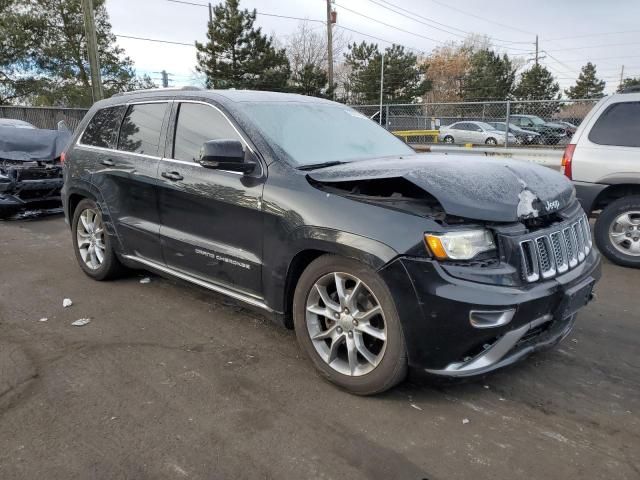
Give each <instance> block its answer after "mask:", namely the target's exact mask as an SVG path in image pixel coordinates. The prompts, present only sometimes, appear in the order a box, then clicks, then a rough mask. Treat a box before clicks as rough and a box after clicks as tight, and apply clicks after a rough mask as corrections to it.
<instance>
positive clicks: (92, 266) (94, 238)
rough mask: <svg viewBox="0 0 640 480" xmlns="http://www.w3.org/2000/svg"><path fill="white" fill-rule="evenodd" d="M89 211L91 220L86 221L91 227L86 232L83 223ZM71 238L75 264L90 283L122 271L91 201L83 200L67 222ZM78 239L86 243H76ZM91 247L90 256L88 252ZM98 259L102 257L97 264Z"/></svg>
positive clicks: (114, 276) (98, 214) (109, 238)
mask: <svg viewBox="0 0 640 480" xmlns="http://www.w3.org/2000/svg"><path fill="white" fill-rule="evenodd" d="M89 212H93V215H94V216H93V221H92V222H88V223H89V225H91V228H89V229H88V228H87V227H86V226H85V222H87V219H89V220H90V219H91V217H90V216H87V215H89ZM83 220H84V222H83ZM91 231H93V234H92V233H91ZM71 238H72V241H73V251H74V253H75V254H76V259H77V260H78V264H79V265H80V268H81V269H82V271H83V272H84V273H85V274H87V275H88V276H89V277H91V278H93V279H94V280H109V279H113V278H116V277H118V276H120V275H121V274H122V273H123V272H124V270H125V269H124V267H123V266H122V264H121V263H120V261H119V260H118V258H117V257H116V254H115V252H114V251H113V244H112V241H111V237H110V236H109V235H107V234H106V232H105V230H104V223H103V222H102V213H101V211H100V208H99V207H98V205H97V204H96V202H94V201H93V200H90V199H88V198H85V199H84V200H81V201H80V203H78V206H77V207H76V209H75V211H74V213H73V220H72V222H71ZM82 240H84V241H85V242H88V243H85V242H83V243H82V244H79V242H81V241H82ZM92 247H93V252H94V253H93V254H91V253H90V252H91V248H92ZM99 252H102V253H101V254H100V253H99ZM100 256H102V260H101V261H100Z"/></svg>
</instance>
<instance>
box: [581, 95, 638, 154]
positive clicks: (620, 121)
mask: <svg viewBox="0 0 640 480" xmlns="http://www.w3.org/2000/svg"><path fill="white" fill-rule="evenodd" d="M589 140H591V141H592V142H593V143H597V144H598V145H614V146H618V147H640V102H624V103H614V104H613V105H610V106H609V107H608V108H607V109H606V110H605V111H604V112H603V113H602V115H600V117H598V120H596V123H595V124H594V125H593V127H592V128H591V131H590V132H589Z"/></svg>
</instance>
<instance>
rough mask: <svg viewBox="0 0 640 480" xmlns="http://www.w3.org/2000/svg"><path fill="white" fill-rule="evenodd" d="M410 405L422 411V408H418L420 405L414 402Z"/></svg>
mask: <svg viewBox="0 0 640 480" xmlns="http://www.w3.org/2000/svg"><path fill="white" fill-rule="evenodd" d="M411 406H412V407H413V408H415V409H416V410H420V411H422V408H420V407H419V406H418V405H416V404H415V403H412V404H411Z"/></svg>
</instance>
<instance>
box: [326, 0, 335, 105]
mask: <svg viewBox="0 0 640 480" xmlns="http://www.w3.org/2000/svg"><path fill="white" fill-rule="evenodd" d="M331 13H332V12H331V0H327V76H328V77H329V91H330V92H331V97H333V23H334V20H333V18H334V17H333V15H332V14H331Z"/></svg>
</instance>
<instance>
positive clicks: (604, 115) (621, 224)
mask: <svg viewBox="0 0 640 480" xmlns="http://www.w3.org/2000/svg"><path fill="white" fill-rule="evenodd" d="M562 168H563V171H564V174H565V175H566V176H567V177H569V178H570V179H571V180H573V182H574V185H575V187H576V194H577V196H578V199H579V200H580V202H581V203H582V206H583V208H584V209H585V211H586V212H587V213H589V214H592V213H594V212H596V211H600V215H598V219H597V221H596V226H595V231H594V236H595V240H596V244H597V245H598V248H599V249H600V251H601V252H602V253H603V254H604V255H605V256H606V257H607V258H608V259H609V260H611V261H612V262H615V263H617V264H619V265H624V266H629V267H640V90H635V91H634V92H630V93H620V94H615V95H611V96H609V97H605V98H603V99H602V100H600V101H599V102H598V103H597V104H596V105H595V106H594V107H593V109H591V111H590V112H589V114H588V115H587V116H586V117H585V119H584V120H583V122H582V123H581V124H580V127H579V128H578V130H577V131H576V133H575V134H574V135H573V138H572V139H571V143H570V144H569V145H567V147H566V149H565V152H564V156H563V157H562Z"/></svg>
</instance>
